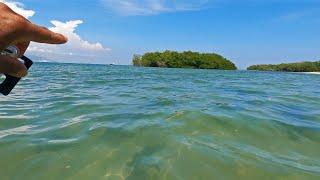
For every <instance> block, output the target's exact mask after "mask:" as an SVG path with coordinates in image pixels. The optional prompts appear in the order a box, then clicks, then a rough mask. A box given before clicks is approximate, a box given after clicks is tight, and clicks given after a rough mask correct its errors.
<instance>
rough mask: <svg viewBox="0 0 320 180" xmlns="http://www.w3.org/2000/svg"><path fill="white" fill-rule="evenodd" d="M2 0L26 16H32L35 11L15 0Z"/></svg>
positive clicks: (1, 0) (0, 0)
mask: <svg viewBox="0 0 320 180" xmlns="http://www.w3.org/2000/svg"><path fill="white" fill-rule="evenodd" d="M0 2H2V3H5V4H6V5H7V6H9V7H10V8H11V9H12V10H13V11H14V12H16V13H18V14H20V15H22V16H23V17H25V18H27V19H28V18H30V17H32V16H33V15H34V14H35V12H34V11H32V10H26V9H24V7H23V4H22V3H19V2H14V1H8V0H0Z"/></svg>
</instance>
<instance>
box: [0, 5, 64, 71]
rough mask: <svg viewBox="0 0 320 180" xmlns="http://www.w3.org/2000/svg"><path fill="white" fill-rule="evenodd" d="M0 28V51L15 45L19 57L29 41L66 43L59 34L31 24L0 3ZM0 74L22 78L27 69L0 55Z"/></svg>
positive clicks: (10, 58)
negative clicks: (18, 51)
mask: <svg viewBox="0 0 320 180" xmlns="http://www.w3.org/2000/svg"><path fill="white" fill-rule="evenodd" d="M0 27H1V28H0V51H3V50H4V49H6V48H7V47H8V46H10V45H16V46H17V47H18V48H19V50H20V56H22V55H23V54H24V53H25V51H26V50H27V48H28V46H29V44H30V41H34V42H38V43H47V44H63V43H66V42H67V41H68V40H67V38H66V37H65V36H63V35H61V34H58V33H54V32H52V31H50V30H48V29H47V28H45V27H41V26H38V25H35V24H33V23H31V22H30V21H28V20H27V19H25V18H24V17H22V16H21V15H19V14H17V13H15V12H14V11H13V10H11V9H10V8H9V7H8V6H7V5H5V4H3V3H0ZM0 73H4V74H9V75H11V76H15V77H24V76H26V75H27V69H26V67H25V66H24V65H23V64H22V63H21V62H20V61H19V60H18V59H17V58H12V57H9V56H1V55H0Z"/></svg>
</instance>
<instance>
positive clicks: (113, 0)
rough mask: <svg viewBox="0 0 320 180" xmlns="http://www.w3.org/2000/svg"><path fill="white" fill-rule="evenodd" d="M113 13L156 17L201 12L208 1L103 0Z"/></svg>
mask: <svg viewBox="0 0 320 180" xmlns="http://www.w3.org/2000/svg"><path fill="white" fill-rule="evenodd" d="M101 2H102V3H103V4H104V5H105V6H106V7H107V8H110V9H112V10H113V11H115V12H117V13H119V14H121V15H125V16H132V15H154V14H160V13H165V12H177V11H194V10H199V9H200V8H201V7H202V6H203V5H204V4H206V3H207V2H208V0H188V1H187V0H101Z"/></svg>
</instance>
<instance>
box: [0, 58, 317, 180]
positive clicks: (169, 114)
mask: <svg viewBox="0 0 320 180" xmlns="http://www.w3.org/2000/svg"><path fill="white" fill-rule="evenodd" d="M258 178H259V179H290V180H291V179H319V178H320V75H307V74H294V73H268V72H267V73H264V72H246V71H216V70H192V69H153V68H135V67H130V66H102V65H76V64H45V63H44V64H35V65H34V66H33V67H32V70H31V71H30V75H29V76H28V78H27V79H25V80H23V81H22V82H21V83H20V84H19V86H18V87H17V88H16V89H15V90H14V92H13V94H11V96H9V97H0V179H1V180H6V179H129V180H130V179H137V180H142V179H181V180H185V179H258Z"/></svg>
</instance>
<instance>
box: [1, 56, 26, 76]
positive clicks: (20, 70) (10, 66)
mask: <svg viewBox="0 0 320 180" xmlns="http://www.w3.org/2000/svg"><path fill="white" fill-rule="evenodd" d="M0 73H3V74H8V75H11V76H14V77H19V78H20V77H24V76H26V75H27V74H28V70H27V68H26V67H25V66H24V64H23V63H21V62H20V61H19V60H18V59H17V58H12V57H10V56H0Z"/></svg>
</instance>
